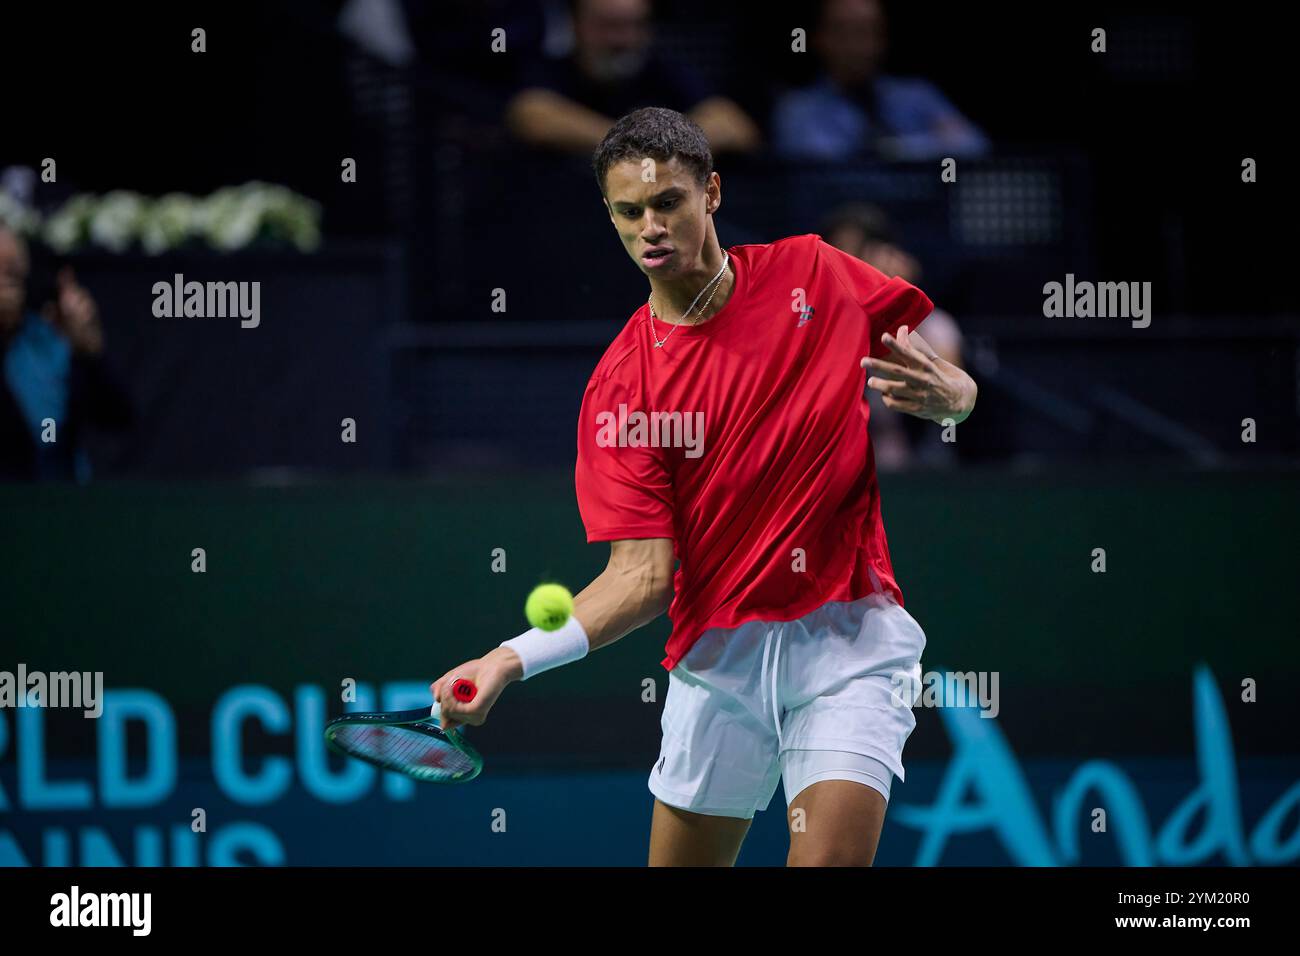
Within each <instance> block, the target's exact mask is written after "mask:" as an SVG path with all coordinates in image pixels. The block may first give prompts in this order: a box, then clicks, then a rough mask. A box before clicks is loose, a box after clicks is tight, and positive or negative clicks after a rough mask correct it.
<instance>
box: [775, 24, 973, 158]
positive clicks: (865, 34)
mask: <svg viewBox="0 0 1300 956" xmlns="http://www.w3.org/2000/svg"><path fill="white" fill-rule="evenodd" d="M809 48H810V50H811V51H812V52H813V53H814V54H815V55H816V56H817V58H818V61H819V62H820V64H821V74H820V76H819V78H818V79H817V81H816V82H814V83H813V84H812V85H810V86H807V87H802V88H800V89H795V90H791V91H789V92H787V93H785V94H783V95H782V96H780V97H779V98H778V99H777V102H776V105H775V106H774V108H773V112H772V122H771V139H772V149H773V151H774V152H775V153H776V154H777V155H779V156H782V157H785V158H790V159H819V160H829V161H834V160H846V159H855V158H865V157H875V158H880V159H887V160H919V159H935V158H940V157H944V156H976V155H979V154H981V153H984V152H986V151H987V150H988V149H989V141H988V139H987V138H986V137H985V136H984V134H983V133H981V132H980V131H979V130H978V129H977V128H976V127H975V126H974V125H973V124H972V123H971V122H970V121H969V120H967V119H966V118H965V117H964V116H962V115H961V113H960V112H958V111H957V108H956V107H955V106H953V105H952V103H950V102H949V101H948V99H947V98H946V97H945V96H944V95H943V93H941V92H940V91H939V89H938V88H937V87H936V86H935V85H934V84H933V83H930V82H929V81H927V80H923V79H919V78H911V77H899V76H889V75H886V74H884V73H882V72H881V65H882V62H883V60H884V57H885V50H886V34H885V15H884V11H883V10H882V9H881V6H880V3H879V2H878V0H825V2H823V3H821V4H820V5H819V6H818V7H817V12H816V14H815V17H814V19H813V22H812V27H811V31H810V36H809Z"/></svg>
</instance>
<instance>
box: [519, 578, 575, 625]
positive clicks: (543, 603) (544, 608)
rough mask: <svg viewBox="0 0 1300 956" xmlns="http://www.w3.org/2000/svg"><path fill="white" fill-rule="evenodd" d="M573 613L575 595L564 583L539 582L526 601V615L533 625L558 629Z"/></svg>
mask: <svg viewBox="0 0 1300 956" xmlns="http://www.w3.org/2000/svg"><path fill="white" fill-rule="evenodd" d="M572 613H573V595H572V594H570V593H569V589H568V588H566V587H565V586H564V585H562V584H539V585H538V586H537V587H535V588H533V593H532V594H530V595H528V600H527V601H525V602H524V616H525V617H526V618H528V623H529V624H531V625H532V626H533V627H540V628H541V629H542V630H543V631H558V630H559V629H560V628H562V627H564V623H565V621H567V620H568V619H569V615H570V614H572Z"/></svg>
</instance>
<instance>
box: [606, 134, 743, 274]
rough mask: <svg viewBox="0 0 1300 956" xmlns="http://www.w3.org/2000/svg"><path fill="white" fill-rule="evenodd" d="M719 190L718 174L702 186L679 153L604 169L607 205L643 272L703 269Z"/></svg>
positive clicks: (629, 161)
mask: <svg viewBox="0 0 1300 956" xmlns="http://www.w3.org/2000/svg"><path fill="white" fill-rule="evenodd" d="M720 189H721V186H720V180H719V177H718V174H717V173H710V174H709V179H708V182H707V183H706V184H705V185H704V186H703V187H701V186H700V184H699V183H697V182H696V181H695V176H694V174H693V173H692V172H691V170H690V169H689V168H688V167H686V166H683V165H682V163H681V161H680V160H678V159H677V158H676V157H673V158H672V159H670V160H668V161H667V162H661V161H659V160H655V159H650V158H647V159H645V160H644V161H636V160H626V161H624V162H621V163H617V164H615V165H614V166H611V167H610V169H609V172H608V173H606V174H605V205H606V207H607V208H608V209H609V215H610V219H611V220H612V221H613V223H614V228H615V229H617V230H618V237H619V239H621V240H622V241H623V248H625V249H626V250H627V254H628V255H629V256H631V257H632V261H633V262H635V263H636V264H637V266H638V267H639V268H640V269H641V271H642V272H644V273H645V274H646V275H648V276H654V277H660V278H662V277H670V276H679V275H686V274H689V273H691V272H696V271H699V268H700V252H701V250H702V249H703V248H704V239H705V236H706V235H707V234H708V222H709V219H708V217H709V214H710V212H709V211H710V210H715V209H717V206H718V201H719V197H720Z"/></svg>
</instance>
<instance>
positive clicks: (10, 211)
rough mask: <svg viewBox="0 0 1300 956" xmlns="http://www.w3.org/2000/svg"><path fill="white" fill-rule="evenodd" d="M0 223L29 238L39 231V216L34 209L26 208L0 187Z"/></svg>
mask: <svg viewBox="0 0 1300 956" xmlns="http://www.w3.org/2000/svg"><path fill="white" fill-rule="evenodd" d="M0 225H5V226H8V227H9V228H10V229H12V230H13V231H14V232H16V233H18V235H20V236H23V237H24V238H27V239H30V238H32V237H33V236H35V235H36V234H37V233H38V232H39V231H40V228H41V217H40V214H39V213H37V212H36V210H34V209H29V208H27V207H26V206H24V205H23V204H22V203H21V202H19V201H18V200H17V199H14V197H13V196H11V195H9V193H8V192H6V191H5V190H3V189H0Z"/></svg>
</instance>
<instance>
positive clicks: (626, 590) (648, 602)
mask: <svg viewBox="0 0 1300 956" xmlns="http://www.w3.org/2000/svg"><path fill="white" fill-rule="evenodd" d="M671 602H672V578H671V575H670V576H668V577H667V578H665V577H664V574H663V572H661V571H657V570H655V569H654V568H652V567H650V566H648V565H644V564H636V565H632V564H628V565H626V566H623V565H619V564H618V563H616V562H614V561H611V562H610V564H609V566H608V567H606V568H605V570H604V571H602V572H601V573H600V574H599V575H597V576H596V578H595V579H594V580H593V581H592V582H591V583H590V584H588V585H587V586H586V587H585V588H583V589H582V591H581V592H579V594H578V595H577V596H576V597H575V598H574V599H573V616H574V617H576V618H577V619H578V621H579V622H580V623H581V624H582V628H583V630H584V631H586V632H587V639H588V641H589V643H590V646H591V650H593V651H594V650H596V649H597V648H599V647H604V646H605V645H607V644H613V643H614V642H615V641H617V640H618V639H619V638H621V637H624V636H626V635H628V634H630V633H631V632H632V631H635V630H636V629H637V628H638V627H641V626H643V625H645V624H649V623H650V622H651V621H653V620H654V619H655V618H657V617H658V616H659V615H660V614H663V613H664V612H665V611H667V610H668V605H669V604H670V603H671ZM491 654H492V655H496V656H499V657H500V662H501V665H502V666H503V667H504V669H505V673H506V676H507V678H508V679H509V680H512V681H515V680H521V679H522V678H523V673H524V671H523V662H522V661H521V660H520V659H519V655H518V654H516V653H515V652H514V651H513V650H511V649H510V648H508V647H498V648H496V649H495V650H493V651H492V652H491Z"/></svg>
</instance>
